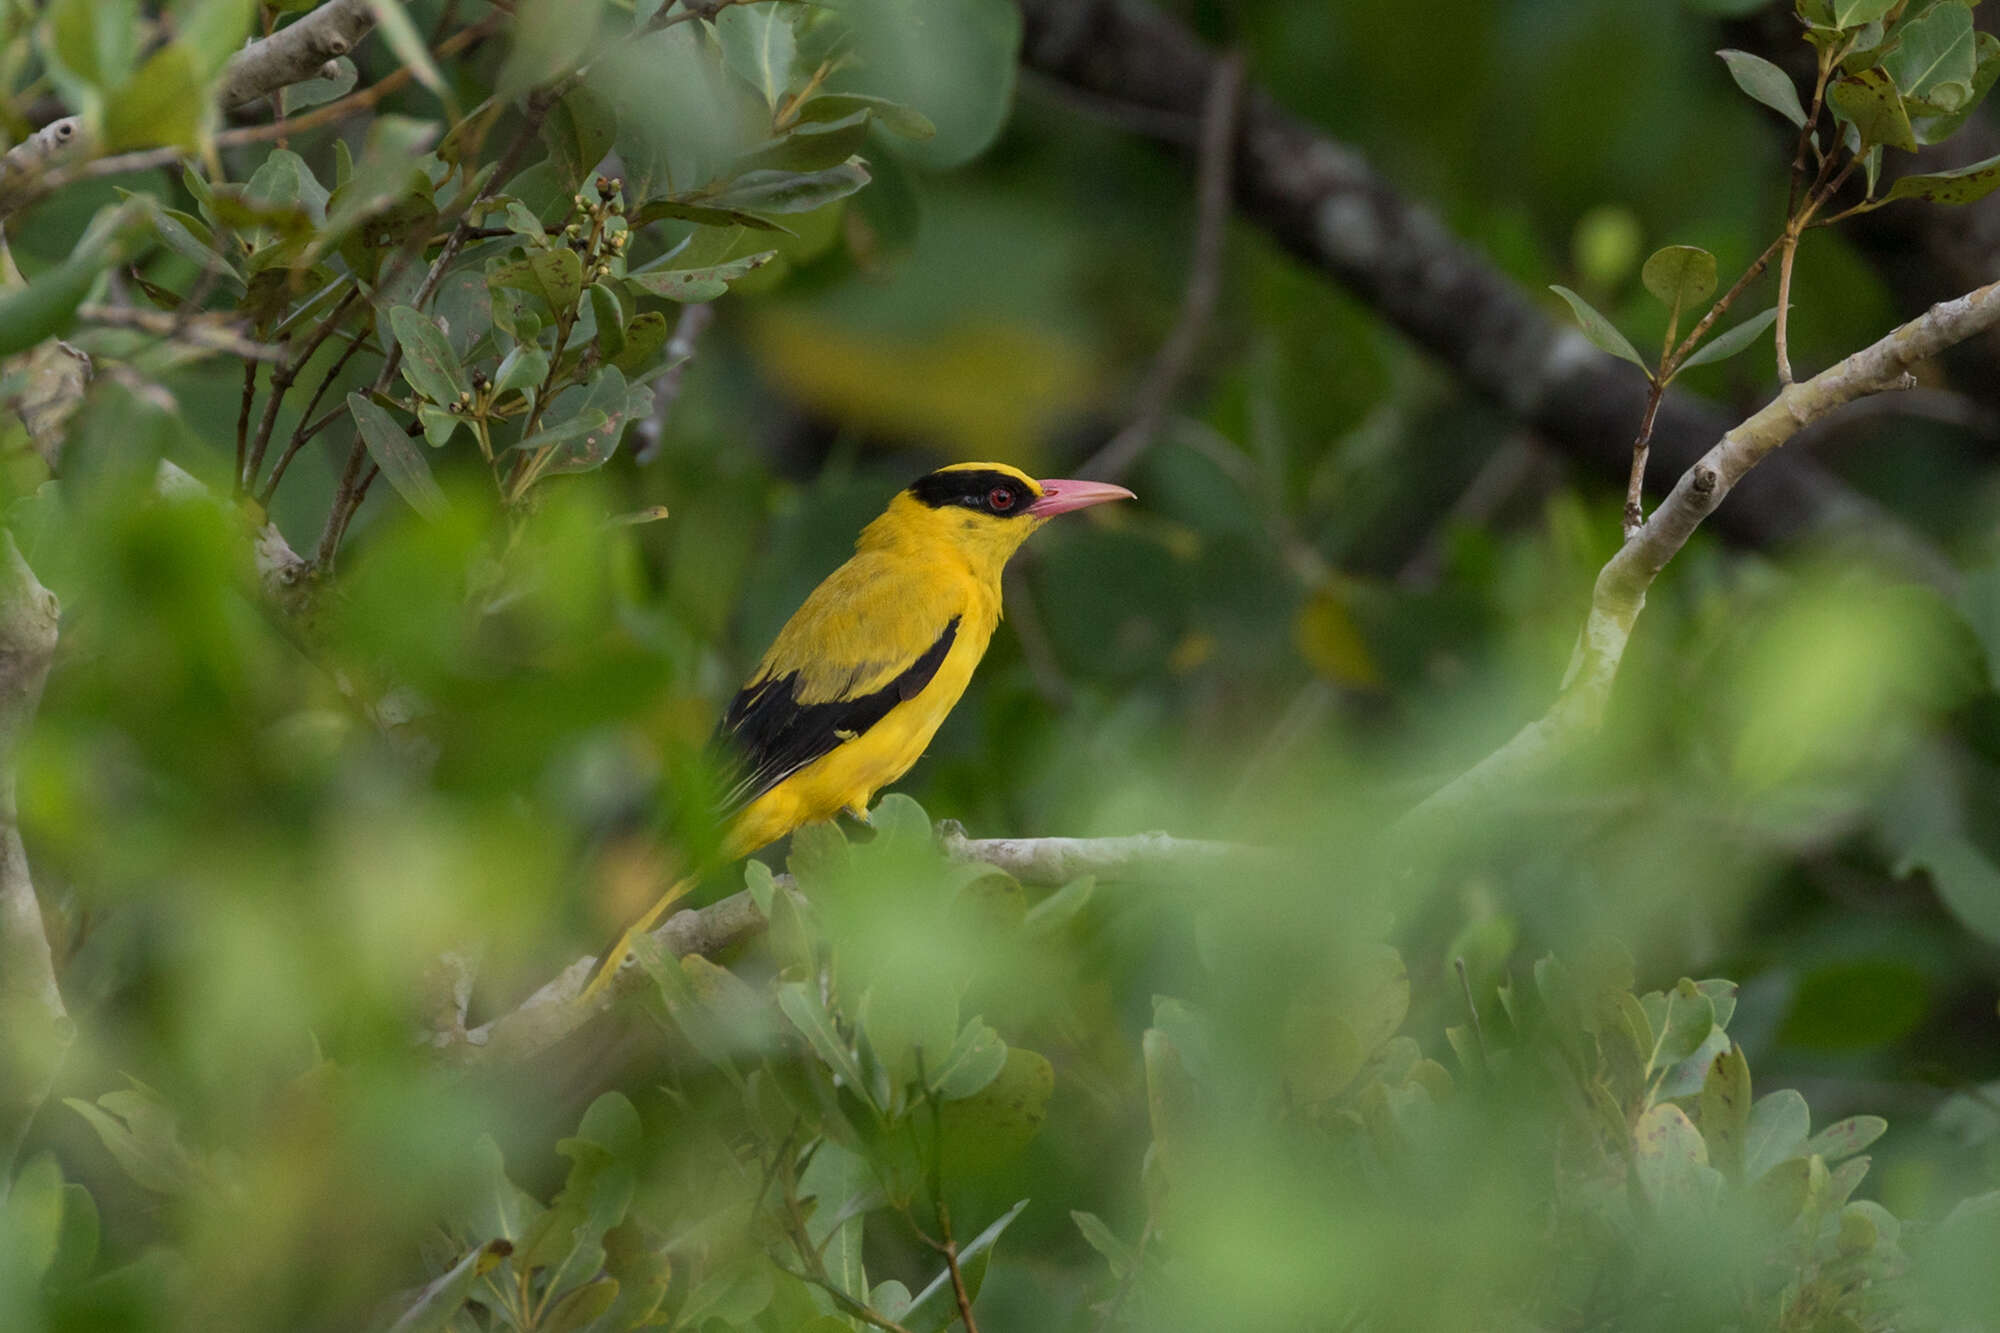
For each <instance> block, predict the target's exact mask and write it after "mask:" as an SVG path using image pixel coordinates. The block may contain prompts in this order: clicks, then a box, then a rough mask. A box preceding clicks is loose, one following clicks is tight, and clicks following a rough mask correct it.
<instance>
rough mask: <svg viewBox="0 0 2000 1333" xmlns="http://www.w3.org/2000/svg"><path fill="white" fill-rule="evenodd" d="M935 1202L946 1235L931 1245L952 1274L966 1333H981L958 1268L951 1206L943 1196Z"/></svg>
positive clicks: (940, 1224) (959, 1312) (952, 1288)
mask: <svg viewBox="0 0 2000 1333" xmlns="http://www.w3.org/2000/svg"><path fill="white" fill-rule="evenodd" d="M934 1202H935V1203H936V1205H937V1219H938V1230H939V1231H941V1232H943V1233H944V1239H943V1240H942V1241H931V1244H932V1245H934V1246H935V1247H936V1248H937V1251H938V1253H940V1254H942V1255H943V1256H944V1266H945V1270H946V1271H947V1272H949V1273H950V1274H951V1290H952V1294H953V1295H954V1296H956V1297H958V1317H959V1320H960V1321H961V1322H962V1323H963V1324H964V1325H965V1333H979V1325H978V1323H976V1322H975V1321H974V1320H973V1318H972V1296H971V1294H970V1293H968V1292H967V1291H966V1289H965V1274H964V1273H963V1272H962V1271H961V1270H960V1269H959V1266H958V1242H957V1241H956V1240H954V1239H952V1234H951V1206H950V1205H949V1204H947V1203H946V1202H945V1201H944V1196H943V1195H942V1194H940V1195H939V1196H938V1198H937V1199H936V1200H934ZM925 1239H926V1240H929V1239H930V1238H929V1237H925Z"/></svg>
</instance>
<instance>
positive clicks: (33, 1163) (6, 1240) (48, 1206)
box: [0, 1152, 63, 1291]
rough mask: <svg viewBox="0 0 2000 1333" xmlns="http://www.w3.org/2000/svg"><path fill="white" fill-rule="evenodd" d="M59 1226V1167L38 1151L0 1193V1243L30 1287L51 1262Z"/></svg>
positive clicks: (58, 1243) (15, 1271) (12, 1274)
mask: <svg viewBox="0 0 2000 1333" xmlns="http://www.w3.org/2000/svg"><path fill="white" fill-rule="evenodd" d="M62 1227H63V1178H62V1169H61V1168H60V1167H58V1166H57V1165H56V1159H55V1156H54V1154H52V1153H47V1152H43V1153H38V1154H36V1155H35V1157H33V1158H32V1159H31V1160H30V1161H29V1162H28V1164H27V1165H26V1166H24V1167H22V1168H21V1170H20V1172H19V1173H18V1174H17V1175H15V1177H14V1179H13V1180H12V1181H11V1182H10V1183H9V1185H8V1190H7V1192H6V1193H5V1194H0V1246H4V1248H5V1252H6V1254H7V1257H8V1259H9V1261H10V1262H9V1267H10V1268H11V1269H12V1270H13V1271H12V1272H10V1273H9V1276H10V1277H13V1278H15V1279H16V1280H21V1279H25V1282H24V1283H23V1285H24V1286H25V1287H26V1288H27V1289H28V1290H29V1291H32V1290H33V1289H34V1288H35V1287H36V1286H37V1285H38V1284H39V1283H40V1282H41V1280H42V1276H43V1275H44V1274H45V1273H47V1272H48V1270H49V1268H50V1266H51V1265H52V1264H54V1263H55V1260H56V1252H57V1250H58V1249H59V1248H60V1246H61V1241H62Z"/></svg>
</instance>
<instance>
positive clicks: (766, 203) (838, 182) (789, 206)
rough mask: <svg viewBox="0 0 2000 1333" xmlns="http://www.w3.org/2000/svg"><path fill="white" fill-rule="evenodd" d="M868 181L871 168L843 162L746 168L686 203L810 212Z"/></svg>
mask: <svg viewBox="0 0 2000 1333" xmlns="http://www.w3.org/2000/svg"><path fill="white" fill-rule="evenodd" d="M867 183H868V168H867V167H865V166H863V165H862V164H861V163H860V162H858V161H851V162H843V163H841V164H839V165H838V166H832V167H828V168H826V169H825V170H823V171H746V172H744V173H743V174H742V175H741V176H738V177H737V178H736V179H735V180H733V181H731V182H729V184H728V185H727V186H725V187H724V188H723V189H721V190H719V191H717V192H716V193H714V194H709V195H703V196H702V197H700V198H698V199H691V200H688V201H686V202H689V203H692V204H695V205H698V206H700V207H703V208H716V209H722V210H724V211H726V212H741V213H810V212H812V211H813V210H814V209H816V208H821V207H824V206H825V205H827V204H830V203H832V202H833V201H834V200H836V199H845V198H846V197H847V196H848V195H850V194H853V193H854V192H855V191H856V190H858V189H860V188H861V187H862V186H864V185H866V184H867Z"/></svg>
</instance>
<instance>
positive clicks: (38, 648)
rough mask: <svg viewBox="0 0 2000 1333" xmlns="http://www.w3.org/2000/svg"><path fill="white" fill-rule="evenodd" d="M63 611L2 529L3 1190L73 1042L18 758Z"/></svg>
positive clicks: (0, 1155) (0, 975) (0, 1081)
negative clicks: (25, 821) (37, 877)
mask: <svg viewBox="0 0 2000 1333" xmlns="http://www.w3.org/2000/svg"><path fill="white" fill-rule="evenodd" d="M58 619H59V607H58V606H57V603H56V598H55V594H54V593H51V592H50V591H49V590H48V589H47V588H45V587H43V586H42V584H41V580H39V579H37V578H36V577H35V572H34V571H33V570H32V569H30V568H28V562H27V561H25V560H23V559H22V558H21V552H20V550H19V549H18V548H16V547H15V545H14V537H13V534H12V533H10V532H7V531H5V530H0V1183H3V1182H5V1181H6V1180H7V1179H8V1177H9V1176H10V1175H11V1174H12V1168H13V1160H14V1155H15V1153H16V1152H17V1151H19V1149H20V1146H21V1141H22V1139H23V1137H24V1136H25V1135H26V1134H27V1131H28V1125H29V1123H30V1122H31V1121H32V1120H33V1119H34V1117H35V1113H36V1112H37V1111H38V1110H39V1109H40V1108H41V1104H42V1101H43V1099H44V1098H46V1097H47V1096H48V1092H49V1088H50V1087H51V1085H52V1084H53V1083H54V1081H55V1075H56V1070H57V1069H58V1068H59V1067H60V1065H61V1063H62V1058H63V1055H64V1053H65V1052H66V1051H67V1050H68V1048H69V1045H70V1042H71V1041H72V1040H73V1039H74V1037H75V1028H74V1026H73V1025H72V1024H71V1022H70V1018H69V1013H68V1011H67V1010H66V1009H65V1008H64V1007H63V999H62V991H61V990H60V989H59V988H58V986H57V985H56V973H55V961H54V958H53V957H52V955H51V954H50V952H49V939H48V932H47V930H46V929H45V928H44V927H43V924H42V908H41V903H40V901H39V900H38V899H37V898H36V896H35V885H34V881H33V879H32V878H31V877H30V875H29V872H28V855H27V852H26V850H25V849H24V848H23V847H22V845H21V830H20V825H19V822H18V819H17V809H16V804H15V793H14V756H15V754H16V752H17V751H18V750H19V748H20V742H21V736H22V734H23V733H24V732H25V731H26V730H27V728H28V724H29V723H30V722H31V721H33V719H34V715H35V709H36V707H37V706H38V705H39V704H40V703H41V699H42V684H43V682H44V681H46V680H47V679H48V674H49V659H50V658H51V657H53V656H54V655H55V648H56V630H57V622H58Z"/></svg>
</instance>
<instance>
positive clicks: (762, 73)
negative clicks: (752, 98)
mask: <svg viewBox="0 0 2000 1333" xmlns="http://www.w3.org/2000/svg"><path fill="white" fill-rule="evenodd" d="M796 12H797V10H796V9H795V8H794V7H793V6H792V5H789V4H779V3H775V2H774V3H766V4H751V5H737V6H735V7H734V8H731V9H725V10H723V11H722V12H721V13H719V14H717V15H716V16H715V32H716V36H717V37H719V38H720V39H721V41H722V59H723V62H724V63H725V64H727V65H728V67H729V70H730V72H731V73H733V74H735V75H736V76H737V77H738V78H740V79H742V80H743V81H744V82H745V83H747V84H749V85H750V86H751V87H752V88H755V89H756V90H757V93H758V95H759V96H761V97H762V98H763V99H764V104H765V105H766V106H768V107H770V108H772V109H773V110H775V109H776V108H777V105H778V103H779V101H780V100H781V99H783V97H784V95H785V92H786V90H787V89H788V88H789V87H790V86H791V82H792V64H793V62H794V61H795V60H797V59H798V52H799V43H798V38H797V37H796V36H795V35H794V34H793V31H792V22H793V15H794V14H795V13H796Z"/></svg>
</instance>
